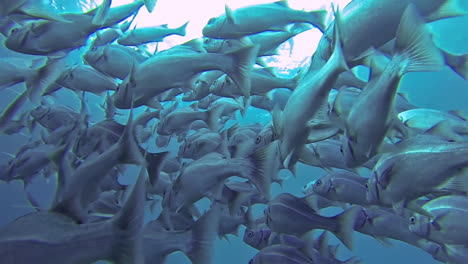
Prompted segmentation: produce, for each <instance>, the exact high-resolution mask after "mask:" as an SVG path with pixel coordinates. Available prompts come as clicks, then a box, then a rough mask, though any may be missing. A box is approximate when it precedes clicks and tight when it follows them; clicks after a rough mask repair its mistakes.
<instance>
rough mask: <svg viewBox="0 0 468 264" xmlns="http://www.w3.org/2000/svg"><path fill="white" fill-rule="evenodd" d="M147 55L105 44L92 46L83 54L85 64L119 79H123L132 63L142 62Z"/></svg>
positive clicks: (128, 72) (130, 68)
mask: <svg viewBox="0 0 468 264" xmlns="http://www.w3.org/2000/svg"><path fill="white" fill-rule="evenodd" d="M146 59H148V58H147V57H145V56H144V55H142V54H140V53H138V52H136V51H135V50H133V49H130V48H128V47H123V46H120V45H107V46H102V47H92V48H91V49H90V50H88V51H87V52H86V54H85V55H84V56H83V60H84V62H85V63H86V64H88V65H90V66H92V67H93V68H95V69H96V70H98V71H100V72H102V73H104V74H106V75H109V76H111V77H114V78H118V79H120V80H124V79H125V78H126V77H127V76H128V75H129V74H130V71H131V70H132V65H133V64H139V63H143V62H144V61H145V60H146Z"/></svg>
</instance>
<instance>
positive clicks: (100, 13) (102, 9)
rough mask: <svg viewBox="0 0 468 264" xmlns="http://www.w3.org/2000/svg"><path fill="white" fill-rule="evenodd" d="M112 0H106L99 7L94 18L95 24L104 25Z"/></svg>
mask: <svg viewBox="0 0 468 264" xmlns="http://www.w3.org/2000/svg"><path fill="white" fill-rule="evenodd" d="M111 4H112V0H104V1H102V4H101V5H100V6H99V7H98V8H97V11H96V14H95V15H94V18H93V21H92V23H93V25H96V26H102V25H103V24H104V21H105V19H106V16H107V13H108V12H109V9H110V6H111Z"/></svg>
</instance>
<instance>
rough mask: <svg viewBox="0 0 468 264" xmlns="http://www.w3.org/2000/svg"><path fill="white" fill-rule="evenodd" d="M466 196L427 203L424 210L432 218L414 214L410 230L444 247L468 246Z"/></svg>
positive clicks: (448, 197)
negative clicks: (467, 237)
mask: <svg viewBox="0 0 468 264" xmlns="http://www.w3.org/2000/svg"><path fill="white" fill-rule="evenodd" d="M467 202H468V199H467V198H466V197H465V196H457V195H448V196H441V197H438V198H436V199H434V200H431V201H429V202H427V203H425V204H424V205H423V206H422V209H423V210H425V211H426V212H428V213H429V214H430V215H431V217H428V216H425V215H420V214H414V215H413V216H411V217H410V218H409V222H408V223H409V230H410V231H411V232H413V233H414V234H416V235H419V236H421V237H424V238H427V239H429V240H431V241H434V242H437V243H439V244H442V245H446V244H450V245H465V246H466V245H467V244H468V241H467V239H466V236H464V235H463V234H465V230H464V229H465V225H463V224H462V223H463V222H464V219H466V217H467V213H468V211H467V210H466V204H467Z"/></svg>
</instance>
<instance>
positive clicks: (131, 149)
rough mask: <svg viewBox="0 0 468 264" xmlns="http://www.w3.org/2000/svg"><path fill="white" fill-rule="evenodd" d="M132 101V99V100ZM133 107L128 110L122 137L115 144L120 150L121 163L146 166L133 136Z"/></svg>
mask: <svg viewBox="0 0 468 264" xmlns="http://www.w3.org/2000/svg"><path fill="white" fill-rule="evenodd" d="M132 101H133V99H132ZM133 123H134V122H133V105H132V109H131V110H130V115H129V117H128V121H127V125H126V126H125V129H124V131H123V133H122V136H121V137H120V139H119V142H117V144H120V145H121V149H122V157H121V159H120V160H121V163H127V164H136V165H146V161H145V158H144V157H143V154H142V152H141V150H140V147H139V146H138V143H137V140H136V138H135V134H134V131H135V129H134V126H133Z"/></svg>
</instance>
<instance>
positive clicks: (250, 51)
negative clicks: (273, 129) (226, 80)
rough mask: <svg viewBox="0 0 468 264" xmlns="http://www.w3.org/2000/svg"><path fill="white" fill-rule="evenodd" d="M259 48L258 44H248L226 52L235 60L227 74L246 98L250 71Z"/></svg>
mask: <svg viewBox="0 0 468 264" xmlns="http://www.w3.org/2000/svg"><path fill="white" fill-rule="evenodd" d="M259 49H260V46H259V45H253V46H252V45H250V46H247V47H243V48H241V49H239V50H236V51H234V52H230V53H228V54H227V55H229V56H231V57H233V58H234V62H235V64H234V65H233V68H231V70H230V71H229V72H227V74H228V75H229V77H231V79H232V80H233V81H234V82H235V83H236V84H237V87H239V89H240V90H241V91H242V94H243V95H244V97H245V98H246V99H248V98H249V97H250V90H251V83H250V72H251V70H252V67H253V65H254V64H255V61H256V59H257V54H258V51H259Z"/></svg>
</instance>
